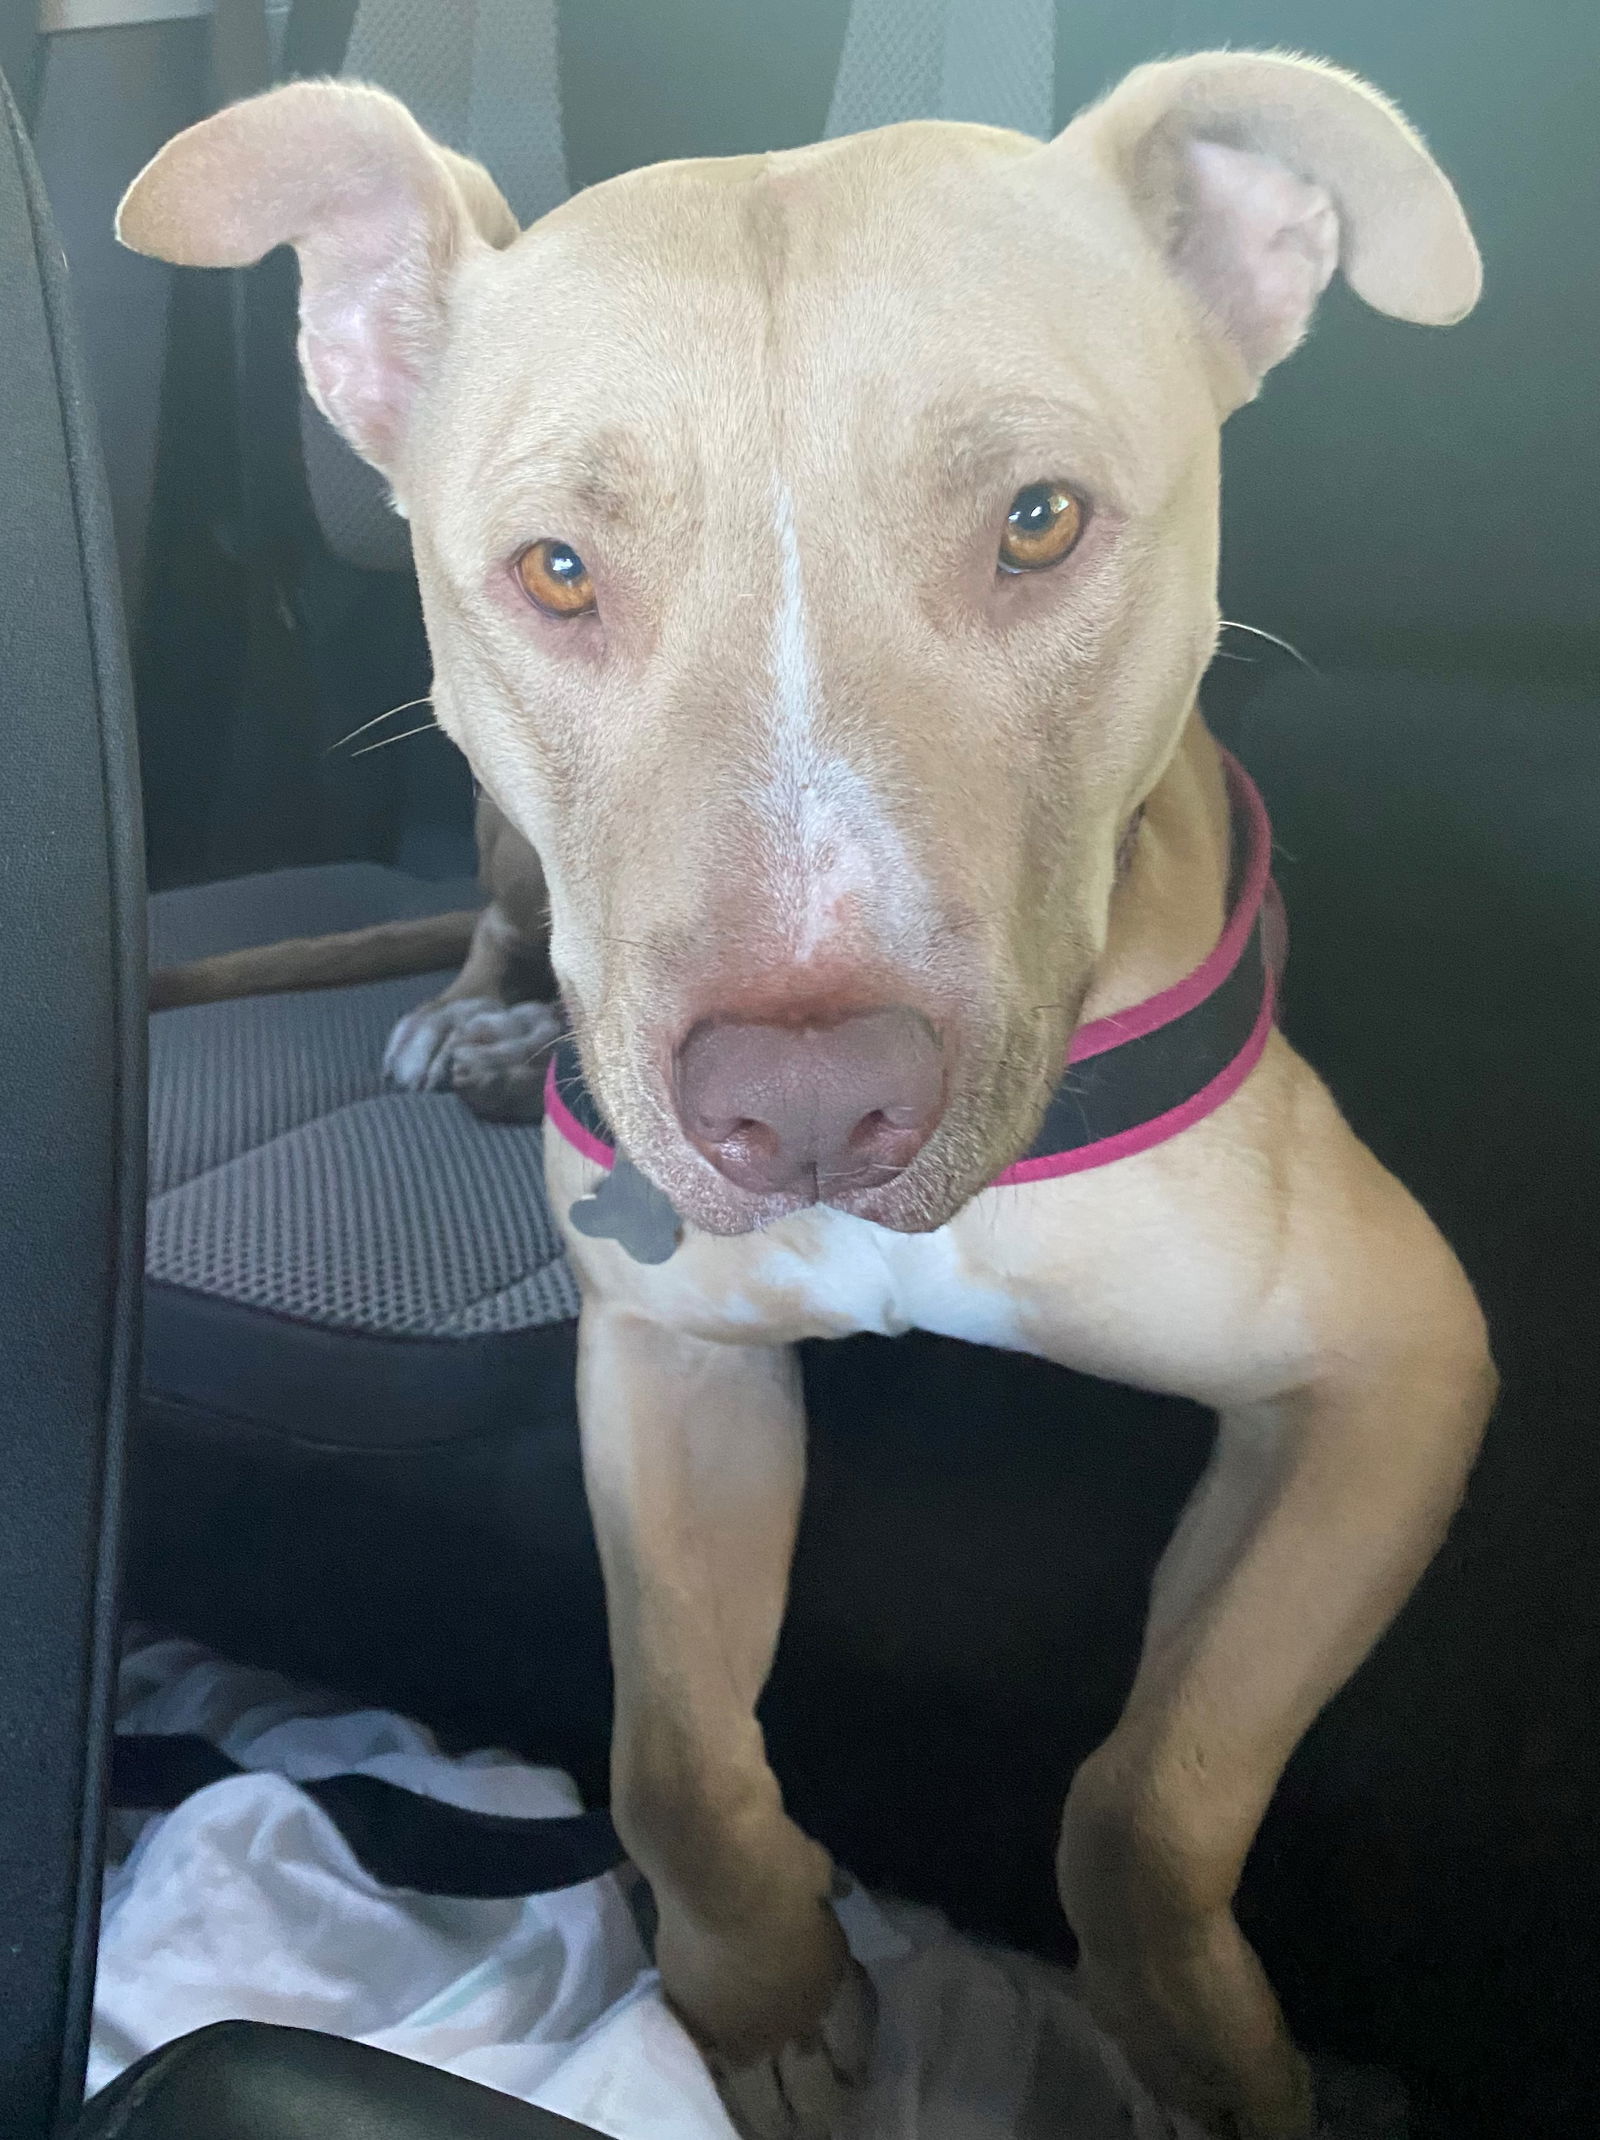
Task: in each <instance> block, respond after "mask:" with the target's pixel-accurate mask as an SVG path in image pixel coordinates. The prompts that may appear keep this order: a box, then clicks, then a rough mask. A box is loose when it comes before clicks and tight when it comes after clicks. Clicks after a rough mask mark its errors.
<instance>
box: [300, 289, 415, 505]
mask: <svg viewBox="0 0 1600 2140" xmlns="http://www.w3.org/2000/svg"><path fill="white" fill-rule="evenodd" d="M398 345H399V337H398V336H397V335H396V334H395V333H394V331H393V327H392V324H391V323H390V322H389V321H387V320H385V319H384V318H383V317H382V315H381V312H379V310H378V309H377V308H376V307H375V306H374V305H373V304H372V303H371V302H370V301H369V302H362V300H361V299H359V298H355V297H351V296H348V295H343V296H341V297H340V298H338V299H335V298H333V297H324V298H321V299H315V298H312V297H310V296H309V295H308V298H307V302H306V305H305V309H304V313H303V315H302V319H301V325H300V362H301V364H302V365H303V367H304V369H305V375H306V384H307V385H308V386H309V387H310V389H311V398H312V399H313V400H314V401H315V402H316V404H317V406H318V408H319V409H321V411H322V413H323V415H324V416H326V417H327V418H328V420H329V422H330V423H331V424H333V425H334V426H335V428H336V429H338V430H340V431H342V432H343V433H344V435H345V437H346V438H347V439H348V440H349V441H350V443H351V445H352V446H354V447H355V449H356V451H357V452H358V453H360V454H362V455H364V456H365V458H366V459H367V460H369V461H372V462H374V463H375V464H376V465H377V466H378V467H379V468H387V467H389V466H390V465H391V464H392V461H393V459H394V455H395V453H396V451H397V448H398V445H399V441H400V438H401V436H402V434H403V433H404V430H405V422H406V417H407V415H408V414H409V411H410V406H411V401H412V397H413V395H414V393H415V391H416V383H417V382H416V371H415V367H414V366H413V365H412V364H411V363H409V362H408V361H407V359H406V357H405V355H404V354H403V353H402V351H401V349H400V347H399V346H398Z"/></svg>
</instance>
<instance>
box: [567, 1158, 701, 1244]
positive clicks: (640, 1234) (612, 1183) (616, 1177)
mask: <svg viewBox="0 0 1600 2140" xmlns="http://www.w3.org/2000/svg"><path fill="white" fill-rule="evenodd" d="M567 1216H568V1218H570V1219H571V1221H572V1223H573V1225H574V1226H576V1227H577V1229H578V1231H579V1233H582V1234H587V1235H588V1236H589V1238H590V1240H591V1241H615V1242H616V1243H617V1245H618V1246H619V1247H620V1248H625V1249H626V1250H627V1252H628V1254H629V1255H630V1256H631V1257H632V1258H633V1260H634V1262H635V1263H665V1262H666V1260H667V1258H668V1257H669V1256H670V1255H671V1254H672V1251H673V1250H674V1249H675V1248H676V1247H677V1245H678V1242H679V1240H680V1239H681V1238H682V1234H683V1228H682V1227H681V1226H680V1225H679V1223H678V1214H677V1213H676V1212H675V1211H674V1210H673V1208H672V1204H671V1202H670V1200H669V1199H668V1197H667V1196H666V1194H665V1192H664V1191H663V1190H660V1189H658V1188H657V1187H656V1185H655V1183H654V1182H653V1181H650V1180H649V1179H648V1178H647V1177H646V1176H645V1175H643V1174H641V1173H640V1172H639V1169H638V1168H637V1167H636V1166H635V1165H634V1164H633V1162H632V1161H631V1160H629V1159H626V1158H624V1156H623V1155H622V1153H621V1152H619V1153H618V1154H617V1159H616V1164H615V1165H614V1166H613V1167H612V1169H611V1172H610V1173H609V1174H608V1175H607V1176H606V1177H605V1179H604V1181H602V1182H601V1183H600V1185H599V1187H598V1188H597V1189H596V1190H595V1192H594V1194H593V1196H580V1197H579V1198H578V1200H577V1202H576V1203H574V1204H573V1205H571V1206H570V1208H569V1210H568V1212H567Z"/></svg>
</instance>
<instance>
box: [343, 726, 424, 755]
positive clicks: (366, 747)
mask: <svg viewBox="0 0 1600 2140" xmlns="http://www.w3.org/2000/svg"><path fill="white" fill-rule="evenodd" d="M438 725H439V724H438V722H437V721H421V722H419V723H418V724H417V726H416V727H415V728H402V729H401V731H400V733H399V735H397V736H380V737H379V738H378V740H377V742H376V743H363V744H362V746H361V748H360V750H353V751H352V752H351V753H350V755H351V757H352V758H365V757H366V756H367V755H368V753H369V752H371V751H375V750H387V749H388V748H389V745H390V744H391V743H404V742H405V740H406V738H407V737H408V736H425V735H426V734H427V733H428V731H429V729H430V728H437V727H438Z"/></svg>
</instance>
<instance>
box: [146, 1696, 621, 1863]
mask: <svg viewBox="0 0 1600 2140" xmlns="http://www.w3.org/2000/svg"><path fill="white" fill-rule="evenodd" d="M252 1773H254V1772H253V1771H251V1770H249V1769H246V1768H243V1767H241V1766H240V1764H239V1763H238V1762H237V1761H233V1760H230V1759H229V1757H228V1756H227V1755H226V1754H225V1753H223V1752H222V1751H221V1750H220V1749H219V1748H218V1747H215V1746H213V1745H212V1743H211V1741H210V1740H209V1739H202V1738H199V1737H197V1736H195V1735H193V1734H191V1733H188V1732H119V1733H118V1735H117V1737H116V1739H115V1740H114V1742H113V1750H112V1763H111V1803H112V1804H113V1805H114V1806H116V1807H118V1808H119V1809H120V1810H122V1811H125V1812H131V1813H170V1812H171V1811H172V1810H173V1809H174V1807H176V1806H180V1805H182V1803H183V1801H184V1800H185V1799H186V1798H189V1797H191V1796H192V1795H193V1793H194V1792H196V1791H203V1790H205V1789H207V1788H208V1787H209V1786H210V1785H211V1784H214V1783H225V1782H228V1781H230V1780H232V1779H234V1778H237V1777H239V1776H247V1775H250V1774H252ZM295 1788H296V1789H297V1790H298V1791H300V1792H302V1793H303V1794H304V1795H305V1797H307V1798H309V1799H310V1800H311V1801H312V1802H313V1804H315V1805H318V1806H320V1807H321V1808H322V1811H323V1812H324V1813H325V1814H326V1815H327V1816H328V1818H329V1820H331V1821H332V1822H333V1825H334V1826H335V1827H336V1828H337V1829H338V1831H339V1833H340V1835H342V1836H343V1837H344V1840H345V1842H346V1843H347V1844H348V1845H349V1848H350V1851H351V1854H352V1855H353V1856H354V1857H355V1859H356V1861H357V1862H358V1863H359V1864H360V1865H361V1866H362V1867H364V1869H365V1870H366V1871H367V1872H368V1873H370V1874H371V1876H372V1878H373V1879H374V1880H376V1881H377V1882H378V1883H379V1884H380V1885H381V1886H383V1887H397V1888H407V1889H410V1890H411V1891H412V1892H413V1893H416V1894H421V1895H452V1896H458V1897H463V1898H467V1899H471V1900H474V1901H481V1902H489V1901H503V1900H506V1899H508V1898H510V1897H513V1896H520V1895H547V1894H552V1893H554V1892H555V1890H556V1889H558V1888H563V1887H578V1886H580V1885H581V1884H582V1883H583V1882H584V1881H586V1880H598V1879H599V1877H600V1875H601V1874H602V1873H608V1872H612V1871H614V1870H615V1869H616V1867H617V1866H619V1865H620V1864H622V1862H623V1860H624V1859H625V1857H626V1855H627V1853H626V1852H625V1851H624V1849H623V1847H622V1844H621V1843H620V1842H619V1841H618V1839H617V1831H616V1829H615V1828H614V1827H613V1826H612V1825H611V1816H610V1814H609V1813H606V1812H604V1811H601V1810H599V1809H596V1810H595V1811H593V1812H589V1813H563V1814H556V1815H554V1816H552V1817H550V1818H548V1819H543V1820H526V1819H519V1818H517V1817H516V1816H514V1815H512V1814H508V1813H481V1812H478V1811H476V1810H475V1809H474V1808H472V1807H470V1806H456V1805H451V1804H449V1803H447V1802H446V1801H445V1800H444V1799H440V1798H427V1797H425V1796H424V1795H423V1794H422V1793H421V1792H420V1791H408V1790H406V1789H405V1788H404V1786H403V1785H401V1784H398V1783H390V1782H389V1781H388V1780H387V1779H386V1778H384V1777H382V1776H364V1775H360V1774H351V1775H348V1776H323V1777H319V1778H317V1779H316V1780H315V1781H313V1782H309V1783H300V1782H296V1783H295Z"/></svg>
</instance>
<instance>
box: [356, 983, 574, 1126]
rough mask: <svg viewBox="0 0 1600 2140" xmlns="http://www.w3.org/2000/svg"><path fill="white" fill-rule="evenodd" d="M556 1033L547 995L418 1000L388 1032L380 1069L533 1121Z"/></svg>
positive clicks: (489, 1115)
mask: <svg viewBox="0 0 1600 2140" xmlns="http://www.w3.org/2000/svg"><path fill="white" fill-rule="evenodd" d="M560 1033H561V1014H560V1012H559V1011H557V1010H556V1008H555V1007H554V1005H552V1004H549V1003H502V1002H500V1001H499V999H498V998H497V997H495V996H457V997H454V998H447V999H446V1000H444V1001H442V1002H438V1003H424V1004H423V1005H421V1007H420V1008H419V1009H417V1010H414V1011H411V1012H409V1013H408V1014H407V1015H406V1016H405V1017H404V1018H402V1019H401V1020H400V1022H399V1023H398V1024H397V1025H396V1027H395V1029H394V1031H393V1032H392V1033H391V1034H390V1035H389V1045H388V1046H387V1048H385V1050H384V1055H383V1069H384V1075H385V1076H386V1077H387V1079H388V1080H389V1082H390V1084H391V1085H398V1086H399V1088H400V1090H401V1091H402V1092H458V1093H459V1094H460V1095H461V1097H462V1099H463V1100H464V1101H465V1102H466V1104H467V1105H468V1106H469V1107H470V1108H471V1109H472V1111H473V1113H474V1114H475V1115H481V1116H482V1117H483V1118H484V1119H485V1120H486V1121H489V1122H537V1121H538V1119H539V1117H540V1116H541V1115H542V1114H543V1112H544V1079H545V1066H546V1064H547V1062H548V1060H549V1055H550V1050H551V1048H552V1047H553V1046H554V1045H555V1043H556V1041H557V1039H558V1038H559V1037H560Z"/></svg>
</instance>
